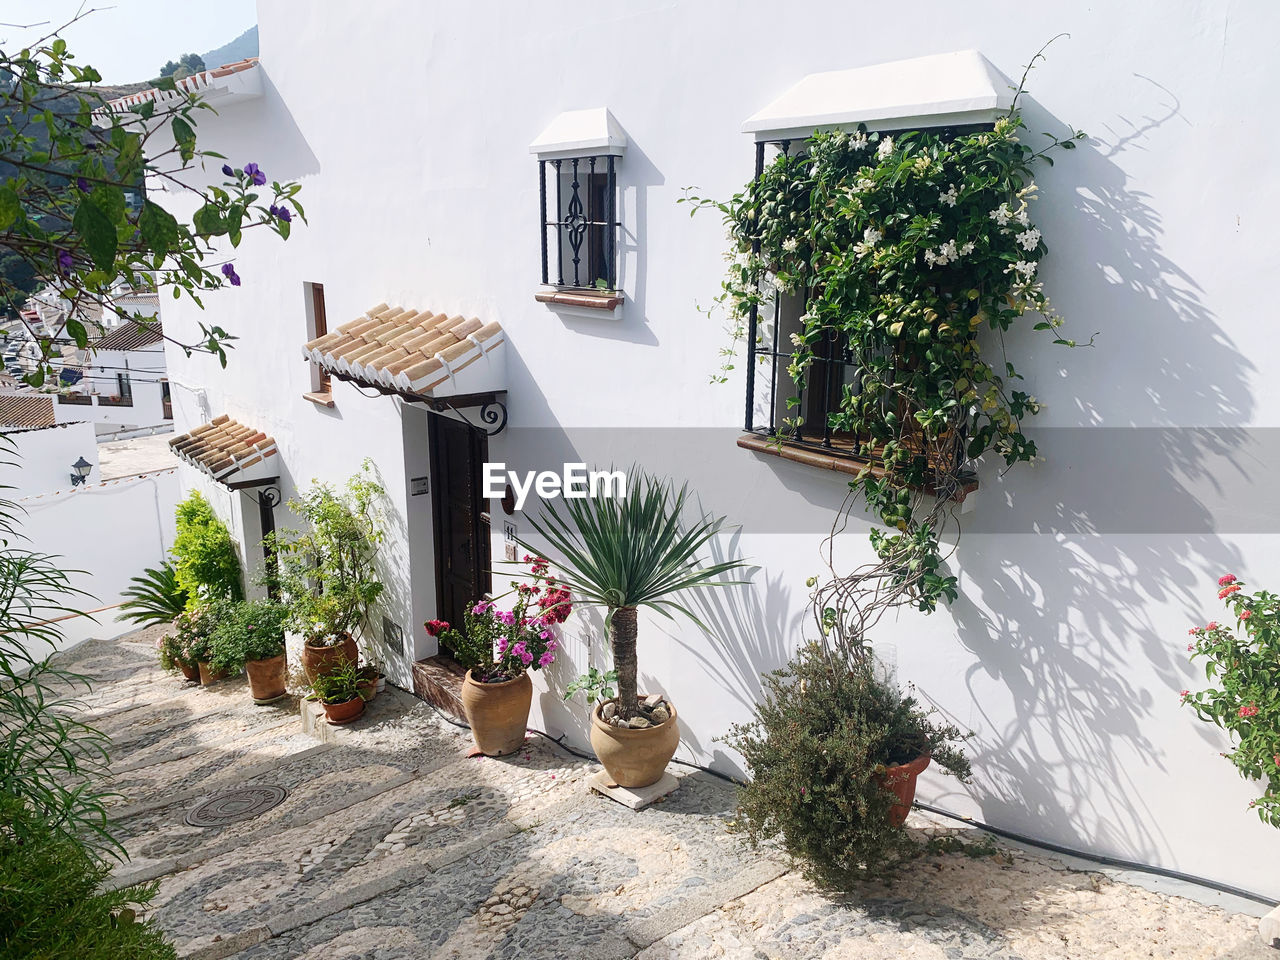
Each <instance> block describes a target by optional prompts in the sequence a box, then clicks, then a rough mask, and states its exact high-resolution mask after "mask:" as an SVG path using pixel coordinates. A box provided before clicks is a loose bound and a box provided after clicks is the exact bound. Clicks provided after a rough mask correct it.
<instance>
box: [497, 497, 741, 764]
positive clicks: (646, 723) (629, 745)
mask: <svg viewBox="0 0 1280 960" xmlns="http://www.w3.org/2000/svg"><path fill="white" fill-rule="evenodd" d="M688 504H689V488H688V484H685V485H683V486H681V487H680V489H679V490H676V489H674V486H673V484H672V483H671V481H670V480H667V479H664V478H658V477H654V476H651V475H649V474H647V473H644V472H641V471H632V472H631V474H630V477H629V479H628V481H627V490H626V496H625V497H619V498H613V497H584V498H581V499H576V498H575V499H566V500H563V501H561V502H560V503H554V502H551V501H547V502H545V503H544V504H543V509H542V513H541V515H540V516H539V517H538V518H537V519H531V520H530V523H531V525H532V526H533V529H534V530H535V531H537V533H538V534H539V535H541V536H542V537H543V538H544V539H545V540H546V541H547V543H548V544H549V545H550V548H551V550H550V552H551V553H554V554H556V555H557V556H556V558H555V563H556V564H557V565H558V566H559V568H560V569H561V571H562V573H561V577H560V580H561V582H562V584H563V585H564V586H565V587H567V588H568V589H569V591H570V592H571V593H572V595H573V598H574V600H575V601H576V602H577V603H580V604H587V605H594V606H598V607H601V608H603V610H604V611H605V629H606V630H607V631H608V635H609V643H610V645H611V647H612V649H613V666H614V669H615V670H616V671H617V674H618V695H617V696H616V697H614V698H613V699H610V700H605V701H603V702H601V703H598V704H597V705H596V706H595V708H594V709H593V711H592V716H591V747H592V749H593V750H595V753H596V756H597V757H598V758H599V759H600V763H601V764H603V765H604V768H605V770H606V771H607V772H608V774H609V776H610V778H612V780H613V781H614V782H615V783H617V784H618V785H619V786H623V787H646V786H649V785H650V784H652V783H656V782H657V781H658V780H659V779H661V777H662V774H663V772H664V771H665V770H666V767H667V764H668V763H670V762H671V758H672V757H673V756H674V755H675V752H676V747H677V746H678V745H679V743H680V730H679V726H678V724H677V717H676V709H675V706H674V705H673V704H672V703H671V702H670V701H669V700H667V699H666V698H665V697H663V696H662V695H660V694H657V693H655V694H652V695H650V696H647V697H642V696H641V694H640V691H639V689H638V681H637V676H636V667H637V663H636V639H637V632H638V621H639V612H640V610H642V609H649V610H654V611H657V612H658V613H660V614H662V615H663V616H665V617H668V618H672V619H674V617H673V614H674V613H681V614H683V615H684V616H686V617H688V618H689V619H690V620H692V621H693V622H694V623H695V624H697V625H698V626H699V627H702V628H703V629H706V628H705V627H704V626H703V624H702V621H700V620H699V619H698V617H697V616H696V615H694V613H693V612H692V611H691V610H690V609H689V608H688V607H686V606H685V605H684V604H683V603H681V602H680V600H679V599H677V598H678V597H679V595H680V594H682V593H684V592H685V591H687V590H692V589H697V588H701V587H711V586H728V585H730V583H732V582H733V581H726V580H722V579H720V578H721V576H722V575H723V574H725V573H727V572H729V571H731V570H736V569H738V568H740V567H744V566H746V564H745V562H744V561H742V560H726V561H721V562H719V563H711V564H707V565H705V566H704V565H699V564H698V562H697V557H698V553H699V552H700V551H701V550H702V548H703V547H704V546H705V545H706V544H707V542H708V541H710V540H711V539H712V538H713V537H715V536H716V534H718V533H719V532H720V528H721V526H722V525H723V523H724V518H723V517H720V518H714V519H713V518H709V517H706V516H698V517H697V518H696V519H695V520H693V522H691V523H690V524H688V525H686V524H685V522H684V514H685V512H686V508H687V507H688ZM521 545H522V546H523V547H525V549H527V550H531V551H534V552H536V553H538V554H539V555H540V556H543V557H545V556H546V553H544V552H543V548H540V547H537V546H534V545H532V544H528V543H524V542H523V541H522V542H521Z"/></svg>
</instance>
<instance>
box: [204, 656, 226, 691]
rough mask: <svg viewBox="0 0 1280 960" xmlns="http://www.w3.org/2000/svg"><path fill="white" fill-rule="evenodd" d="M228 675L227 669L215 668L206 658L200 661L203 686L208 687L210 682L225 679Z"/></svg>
mask: <svg viewBox="0 0 1280 960" xmlns="http://www.w3.org/2000/svg"><path fill="white" fill-rule="evenodd" d="M226 675H227V671H225V670H214V669H213V668H212V667H211V666H209V664H208V663H207V662H205V661H204V660H201V661H200V684H201V685H202V686H205V687H207V686H209V685H210V684H214V683H217V682H218V681H219V680H222V679H224V678H225V677H226Z"/></svg>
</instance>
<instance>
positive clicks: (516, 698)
mask: <svg viewBox="0 0 1280 960" xmlns="http://www.w3.org/2000/svg"><path fill="white" fill-rule="evenodd" d="M532 703H533V681H532V680H530V679H529V674H528V673H522V674H520V676H518V677H516V678H515V679H514V680H507V681H504V682H503V683H477V682H476V681H475V680H473V679H471V671H470V670H468V671H467V676H466V678H465V679H464V680H463V681H462V708H463V710H465V711H466V714H467V723H469V724H470V725H471V736H472V738H473V739H474V740H475V742H476V746H477V747H479V748H480V752H481V753H483V754H484V755H485V756H487V757H501V756H503V755H505V754H508V753H514V752H515V751H517V750H519V749H520V745H521V744H523V743H524V734H525V730H526V729H527V728H528V726H529V705H530V704H532Z"/></svg>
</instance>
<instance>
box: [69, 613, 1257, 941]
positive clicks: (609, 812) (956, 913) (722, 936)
mask: <svg viewBox="0 0 1280 960" xmlns="http://www.w3.org/2000/svg"><path fill="white" fill-rule="evenodd" d="M152 633H154V632H152ZM151 636H152V634H144V635H141V636H138V635H135V636H134V637H132V638H128V639H126V640H123V641H112V642H92V641H91V642H90V643H89V644H85V645H83V646H82V647H81V648H77V650H76V651H73V656H72V657H70V658H68V659H69V661H70V662H71V663H72V666H73V667H74V668H75V669H79V670H82V671H84V672H88V673H92V674H93V675H94V676H96V677H98V678H99V680H100V684H99V686H98V687H97V688H96V689H95V691H94V692H93V693H92V694H91V696H90V698H87V699H86V704H87V705H86V708H85V709H86V712H87V714H91V715H93V716H96V717H99V718H101V723H102V725H103V726H104V727H107V728H109V730H110V731H111V732H112V735H113V738H114V739H115V740H116V742H117V743H118V744H120V745H122V746H123V747H124V748H125V753H126V756H123V757H121V760H122V763H123V765H124V766H123V767H122V771H121V772H119V773H118V774H117V783H118V785H120V786H121V787H123V788H124V789H125V792H126V793H127V801H126V802H125V803H124V805H123V806H121V807H119V808H116V812H117V814H118V815H123V819H122V820H121V822H120V824H119V830H120V832H121V836H122V838H123V839H124V842H125V844H126V847H127V849H128V850H129V851H130V853H131V855H132V856H133V860H132V861H131V862H130V863H128V864H126V865H124V866H122V867H121V868H120V869H119V870H118V871H117V875H116V882H117V883H127V882H132V881H134V880H138V879H149V878H156V879H159V881H160V891H159V894H158V896H157V898H156V900H155V901H154V903H153V906H152V912H153V914H154V916H155V917H156V918H157V920H158V922H159V923H160V925H161V927H162V928H163V929H165V930H166V931H167V932H168V933H169V934H170V936H172V937H173V939H174V941H175V942H176V944H177V945H178V948H179V952H180V954H181V955H182V956H184V957H188V958H198V960H218V958H221V957H228V956H233V955H234V956H238V957H243V958H246V960H284V958H295V957H301V958H316V960H319V958H324V960H355V958H361V960H399V958H404V960H409V958H413V960H418V958H428V957H429V958H436V960H463V958H481V957H500V958H505V957H511V958H517V957H518V958H543V957H545V958H557V960H559V958H565V957H573V958H575V960H576V958H579V957H581V958H584V960H586V958H592V957H599V958H619V960H621V958H641V960H667V958H684V957H696V958H702V957H711V958H715V957H724V958H744V960H746V958H751V960H757V958H777V960H805V958H811V957H823V958H850V960H852V958H859V960H862V958H867V960H876V958H891V957H892V958H900V957H905V958H918V960H966V958H970V960H978V958H981V960H1019V958H1020V960H1041V958H1044V960H1050V958H1053V960H1057V958H1069V960H1075V958H1080V960H1084V958H1095V957H1097V958H1121V957H1169V958H1184V957H1185V958H1190V960H1200V958H1204V960H1210V958H1212V960H1275V958H1276V956H1277V955H1276V954H1275V953H1274V952H1273V951H1271V950H1270V949H1269V948H1267V947H1266V946H1264V945H1263V944H1262V942H1261V940H1260V938H1259V937H1258V934H1257V921H1256V920H1255V919H1254V918H1252V917H1247V916H1243V915H1235V914H1230V913H1227V912H1225V911H1223V910H1222V909H1220V908H1216V907H1208V906H1203V905H1201V904H1199V903H1196V902H1193V901H1190V900H1186V899H1183V898H1179V897H1175V896H1169V895H1165V894H1160V893H1154V892H1150V891H1147V890H1144V889H1140V888H1138V887H1134V886H1131V885H1128V884H1125V883H1121V882H1116V881H1114V880H1112V879H1108V878H1107V877H1105V876H1103V875H1102V874H1101V873H1096V872H1089V871H1080V870H1076V869H1073V868H1071V867H1069V866H1068V865H1067V864H1066V863H1065V862H1063V861H1061V860H1059V859H1057V858H1054V857H1051V856H1047V855H1046V856H1040V855H1036V854H1033V853H1028V852H1026V851H1024V850H1021V849H1018V850H1011V849H1001V852H1000V853H999V854H998V855H997V856H994V857H992V856H982V857H974V858H970V857H968V856H965V855H964V854H960V853H957V854H949V855H943V856H931V857H928V858H926V859H923V860H921V861H919V862H917V863H916V864H914V865H912V866H911V867H909V868H908V869H906V870H905V871H904V872H903V874H902V876H901V877H900V878H899V879H898V881H897V882H896V883H895V884H894V885H893V886H892V887H885V886H880V885H866V886H864V887H863V888H861V889H858V890H854V891H851V892H850V893H848V894H846V895H841V896H835V895H831V894H828V893H824V892H821V891H819V890H816V889H815V888H813V887H812V886H811V885H809V884H808V883H806V882H805V881H803V880H802V879H801V878H800V877H799V876H798V875H797V874H796V873H794V872H792V871H790V870H789V869H788V866H787V864H786V863H785V862H783V861H782V860H781V858H779V857H778V856H776V855H775V854H774V853H772V852H770V851H768V850H764V851H752V850H750V849H748V848H745V847H744V846H743V845H741V844H740V843H739V842H738V841H737V839H736V838H734V837H733V836H731V835H730V834H728V833H727V831H726V829H725V826H726V821H727V820H728V818H729V817H730V816H731V813H732V810H733V807H734V800H735V788H734V787H733V786H732V785H730V784H727V783H725V782H723V781H721V780H718V779H716V778H713V777H711V776H708V775H706V774H702V773H689V772H685V773H684V775H683V776H682V777H681V783H680V787H679V789H678V790H677V791H676V792H675V793H673V794H672V795H671V796H670V797H668V798H666V799H665V800H664V801H663V802H661V803H658V804H655V805H654V806H652V807H650V808H648V809H646V810H644V811H642V812H639V813H636V812H633V811H631V810H629V809H627V808H625V807H623V806H622V805H620V804H617V803H614V802H612V801H609V800H607V799H605V798H603V797H600V796H597V795H594V794H591V793H590V792H589V791H588V789H587V786H586V780H587V778H588V777H589V776H590V775H592V774H593V773H594V772H596V771H597V770H598V769H599V768H598V767H597V766H596V765H594V764H592V763H589V762H586V761H582V760H579V759H577V758H574V757H572V756H570V755H568V754H567V753H566V752H564V751H563V750H561V748H559V747H558V746H557V745H554V744H551V743H549V742H547V741H545V740H543V739H541V738H534V739H532V740H530V741H529V742H528V743H527V745H526V748H525V749H523V750H521V751H519V752H518V753H516V754H515V755H513V756H511V757H505V758H501V759H490V758H478V759H468V758H465V752H466V748H467V746H468V745H469V738H468V735H467V733H466V732H465V731H461V730H459V729H457V728H456V727H453V726H451V725H449V724H447V723H445V722H443V721H442V720H441V719H440V718H439V717H437V716H436V714H435V713H434V712H433V711H431V709H430V708H428V707H427V706H426V705H424V704H421V703H418V702H417V701H413V700H412V699H411V698H408V697H407V696H405V695H403V694H399V693H392V692H389V693H388V694H384V697H385V698H388V699H385V700H383V699H380V700H379V701H378V703H377V704H376V706H377V707H378V709H377V710H372V711H370V714H369V716H368V717H366V718H364V719H362V720H361V721H358V722H357V723H356V724H355V725H352V726H350V727H344V728H342V729H340V730H332V731H328V732H327V735H326V740H327V741H328V742H325V743H319V742H318V741H316V740H313V739H309V738H303V737H301V736H299V730H300V723H299V725H298V726H297V727H292V728H291V727H290V726H289V725H288V724H284V723H281V722H280V719H279V716H277V717H275V718H273V717H272V714H273V710H272V708H269V707H256V706H255V705H253V704H252V703H251V702H250V701H249V699H248V694H247V692H246V691H244V690H243V689H242V685H241V687H239V688H238V687H237V686H236V685H235V684H226V685H224V686H220V687H214V688H209V689H200V688H198V687H190V688H187V687H183V686H182V685H181V684H178V683H177V682H176V681H175V680H174V679H173V677H172V676H166V675H164V674H162V673H161V672H160V671H159V670H158V669H157V668H156V667H155V664H154V651H153V650H152V648H151V642H150V641H151ZM293 720H295V721H297V717H296V716H294V717H293ZM273 722H275V723H277V724H279V726H278V727H277V726H273ZM673 770H677V771H678V770H679V768H673ZM681 772H683V771H681ZM240 785H275V786H280V787H283V788H285V789H286V790H288V791H289V794H288V797H287V798H286V799H285V801H284V802H283V803H281V804H280V805H279V806H277V807H275V808H273V809H272V810H269V811H267V812H265V813H263V814H260V815H259V816H256V817H254V818H252V819H249V820H244V821H241V822H238V823H232V824H228V825H225V826H222V827H217V828H203V829H198V828H193V827H189V826H187V825H186V824H185V823H184V822H183V818H184V816H185V815H186V813H187V812H188V811H189V810H190V809H191V808H192V807H193V806H195V805H196V804H197V803H198V802H200V800H201V799H204V798H205V797H207V796H209V795H211V794H213V793H217V792H219V791H220V790H223V789H226V788H228V787H231V786H240ZM911 825H912V826H913V828H915V829H918V830H921V831H927V832H930V833H939V832H948V833H950V832H956V828H955V826H954V825H952V824H946V825H944V824H943V823H942V822H940V821H935V820H931V819H930V818H927V817H923V816H920V815H918V814H913V816H912V820H911ZM960 832H963V833H967V834H970V835H972V831H960Z"/></svg>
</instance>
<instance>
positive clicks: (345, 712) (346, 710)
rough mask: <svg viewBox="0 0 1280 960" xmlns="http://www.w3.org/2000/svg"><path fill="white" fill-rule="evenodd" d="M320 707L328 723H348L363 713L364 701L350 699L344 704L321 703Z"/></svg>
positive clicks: (358, 698)
mask: <svg viewBox="0 0 1280 960" xmlns="http://www.w3.org/2000/svg"><path fill="white" fill-rule="evenodd" d="M320 706H322V707H324V715H325V716H326V717H328V718H329V722H330V723H350V722H351V721H352V720H354V719H355V718H356V717H358V716H360V714H362V713H364V700H362V699H361V698H360V697H352V698H351V699H350V700H348V701H347V702H346V703H321V704H320Z"/></svg>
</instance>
